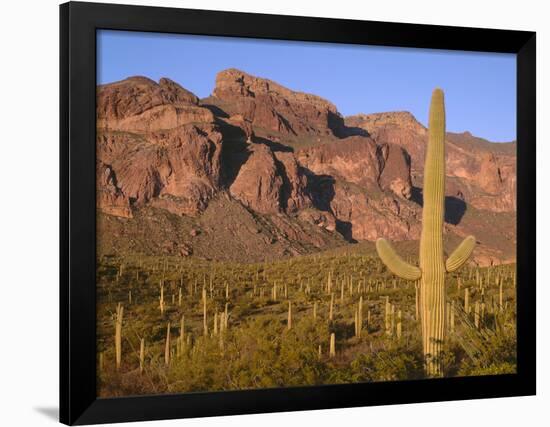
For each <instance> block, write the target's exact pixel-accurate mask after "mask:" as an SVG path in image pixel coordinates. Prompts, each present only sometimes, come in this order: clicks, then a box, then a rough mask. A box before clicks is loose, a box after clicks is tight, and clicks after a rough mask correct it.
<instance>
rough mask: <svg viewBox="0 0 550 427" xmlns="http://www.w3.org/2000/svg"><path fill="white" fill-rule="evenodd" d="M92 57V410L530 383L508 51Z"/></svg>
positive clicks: (104, 52)
mask: <svg viewBox="0 0 550 427" xmlns="http://www.w3.org/2000/svg"><path fill="white" fill-rule="evenodd" d="M97 41H98V49H97V55H98V56H97V60H98V69H97V98H96V105H97V110H96V177H97V181H96V183H97V193H96V214H97V293H96V295H97V301H96V312H97V329H96V331H97V390H98V395H99V396H100V397H117V396H134V395H144V394H167V393H187V392H218V391H227V390H246V389H259V388H272V387H296V386H310V385H325V384H327V385H328V384H342V383H358V382H373V381H398V380H420V379H430V378H440V377H457V376H478V375H499V374H507V373H515V372H516V264H515V263H516V142H515V138H516V127H515V126H516V124H515V117H516V116H515V114H516V111H515V102H516V98H515V95H516V94H515V87H516V85H515V72H516V69H515V56H514V55H508V54H488V53H483V54H481V53H473V52H451V51H429V50H422V49H405V48H382V47H375V46H372V47H370V46H348V45H337V44H323V43H306V42H286V41H272V40H254V39H231V38H223V39H222V38H216V37H212V36H184V35H169V34H153V33H127V32H122V31H106V30H102V31H99V32H98V35H97Z"/></svg>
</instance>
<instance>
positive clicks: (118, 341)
mask: <svg viewBox="0 0 550 427" xmlns="http://www.w3.org/2000/svg"><path fill="white" fill-rule="evenodd" d="M123 315H124V307H123V306H122V304H121V303H118V304H117V307H116V318H115V362H116V369H117V371H118V370H119V369H120V362H121V360H122V316H123Z"/></svg>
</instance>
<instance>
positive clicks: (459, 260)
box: [445, 236, 476, 273]
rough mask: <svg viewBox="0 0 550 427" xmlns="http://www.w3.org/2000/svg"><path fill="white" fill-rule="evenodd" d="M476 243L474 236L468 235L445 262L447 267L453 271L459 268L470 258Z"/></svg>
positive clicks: (449, 270)
mask: <svg viewBox="0 0 550 427" xmlns="http://www.w3.org/2000/svg"><path fill="white" fill-rule="evenodd" d="M475 245H476V239H475V237H474V236H468V237H466V238H465V239H464V240H463V241H462V243H461V244H460V245H458V247H457V248H456V249H455V250H454V251H453V253H452V254H451V256H449V258H447V261H446V262H445V269H446V270H447V271H448V272H449V273H451V272H453V271H455V270H458V269H459V268H460V267H462V265H463V264H464V263H465V262H466V261H467V260H468V258H470V255H471V254H472V251H473V250H474V247H475Z"/></svg>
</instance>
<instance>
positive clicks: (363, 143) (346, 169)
mask: <svg viewBox="0 0 550 427" xmlns="http://www.w3.org/2000/svg"><path fill="white" fill-rule="evenodd" d="M298 158H299V161H300V163H301V164H302V165H304V166H305V167H306V168H308V169H309V170H310V171H312V172H314V173H315V174H317V175H328V176H333V177H338V178H340V179H342V180H344V181H346V182H349V183H354V184H357V185H360V186H362V187H365V189H366V190H367V191H371V190H373V189H375V190H379V189H380V190H391V191H392V192H393V193H395V194H396V195H398V196H400V197H404V198H407V199H409V198H410V197H411V188H412V184H411V168H410V159H409V156H408V154H407V152H406V151H405V150H403V149H402V148H401V147H399V146H397V145H393V144H383V145H378V144H376V142H374V140H372V139H371V138H367V137H362V136H352V137H349V138H345V139H342V140H338V141H336V142H334V143H331V144H325V145H321V146H318V147H313V148H308V149H305V150H302V151H300V152H298Z"/></svg>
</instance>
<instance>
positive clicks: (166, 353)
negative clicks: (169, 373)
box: [164, 322, 170, 366]
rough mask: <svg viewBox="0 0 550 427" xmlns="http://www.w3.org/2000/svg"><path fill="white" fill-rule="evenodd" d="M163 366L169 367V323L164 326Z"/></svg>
mask: <svg viewBox="0 0 550 427" xmlns="http://www.w3.org/2000/svg"><path fill="white" fill-rule="evenodd" d="M164 364H165V365H166V366H169V365H170V322H168V324H167V325H166V341H165V343H164Z"/></svg>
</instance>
